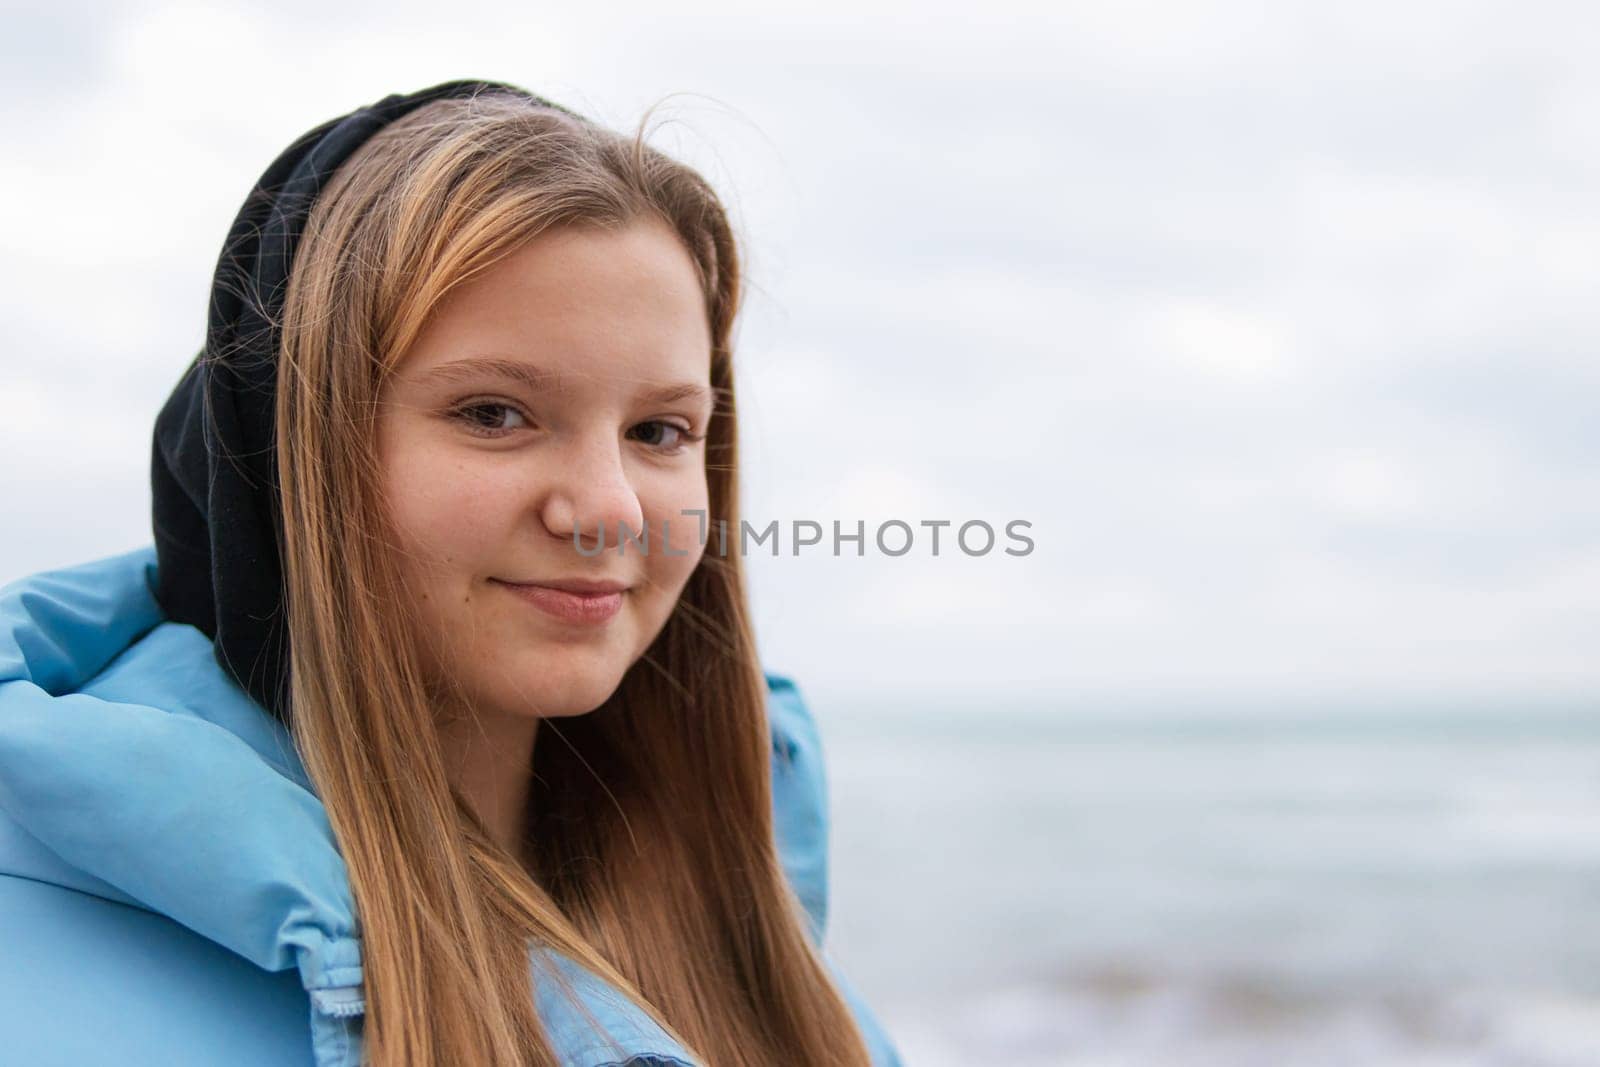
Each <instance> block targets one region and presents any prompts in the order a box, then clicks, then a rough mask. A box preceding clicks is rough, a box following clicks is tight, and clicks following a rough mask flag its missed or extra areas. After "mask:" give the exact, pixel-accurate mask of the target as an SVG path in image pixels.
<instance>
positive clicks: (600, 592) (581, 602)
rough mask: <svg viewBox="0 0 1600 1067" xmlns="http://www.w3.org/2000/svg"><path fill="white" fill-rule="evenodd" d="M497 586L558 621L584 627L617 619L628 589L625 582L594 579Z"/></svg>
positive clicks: (508, 583)
mask: <svg viewBox="0 0 1600 1067" xmlns="http://www.w3.org/2000/svg"><path fill="white" fill-rule="evenodd" d="M495 584H497V585H499V586H501V587H503V588H504V589H506V590H507V591H508V592H510V593H511V594H513V595H514V596H516V597H518V598H519V599H521V600H523V601H525V602H527V603H529V604H531V605H533V606H534V607H536V608H538V609H540V610H541V611H542V612H544V613H545V614H546V615H548V616H550V617H552V618H554V619H558V620H560V621H561V622H565V623H572V624H576V625H583V626H597V625H600V624H603V623H605V622H608V621H610V620H611V619H613V618H615V617H616V614H617V612H619V611H621V610H622V597H623V594H624V593H625V592H626V591H627V588H628V587H627V586H626V585H624V584H623V583H621V582H612V581H595V580H590V579H556V580H552V581H549V582H537V583H535V582H504V581H500V580H499V579H496V580H495Z"/></svg>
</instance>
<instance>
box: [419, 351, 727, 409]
mask: <svg viewBox="0 0 1600 1067" xmlns="http://www.w3.org/2000/svg"><path fill="white" fill-rule="evenodd" d="M486 376H487V377H491V378H501V379H504V380H506V381H511V382H516V383H517V384H519V385H524V386H527V387H528V388H529V389H535V390H538V389H545V388H548V387H550V386H551V385H554V384H556V383H557V382H559V381H560V379H561V375H559V374H557V373H556V372H555V371H550V370H545V369H544V368H542V367H537V366H535V365H533V364H532V363H525V362H523V361H522V360H520V359H507V358H505V357H503V356H472V357H469V358H467V359H457V360H452V361H451V362H449V363H441V364H440V365H439V366H437V367H434V368H433V369H431V370H428V371H425V372H424V373H423V374H422V375H421V376H420V377H419V378H418V380H419V381H421V382H427V383H448V382H456V383H460V382H466V381H471V380H473V379H476V378H482V377H486ZM640 395H641V397H642V398H643V399H646V400H651V401H654V402H655V403H658V404H675V403H677V402H678V401H680V400H698V401H701V402H706V403H709V402H710V401H711V400H712V397H713V393H712V389H711V386H709V385H706V384H704V383H702V382H671V383H668V384H665V385H658V386H655V387H654V388H651V389H647V390H644V391H643V392H642V393H641V394H640Z"/></svg>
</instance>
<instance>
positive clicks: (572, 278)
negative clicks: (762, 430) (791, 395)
mask: <svg viewBox="0 0 1600 1067" xmlns="http://www.w3.org/2000/svg"><path fill="white" fill-rule="evenodd" d="M486 358H487V359H488V360H492V361H493V362H495V363H497V364H501V365H503V364H504V363H506V362H507V361H511V362H518V361H523V362H526V363H527V364H528V365H529V366H530V367H532V368H537V371H538V373H539V374H541V375H542V376H544V378H545V380H547V381H548V380H555V381H559V382H561V383H562V384H570V385H578V384H580V383H581V382H583V381H607V380H622V381H627V382H634V383H662V382H682V381H685V380H693V381H700V382H705V381H709V378H710V364H711V332H710V326H709V323H708V321H707V313H706V305H705V297H704V294H703V292H702V290H701V287H700V280H699V274H698V272H697V270H696V267H695V264H694V260H693V259H692V258H691V257H690V255H689V252H688V250H687V249H686V248H684V246H683V243H682V242H681V241H680V240H679V239H678V236H677V234H675V233H674V232H673V231H672V230H671V229H670V228H668V227H667V225H666V224H665V223H663V222H660V221H659V220H655V219H650V220H640V221H635V222H631V223H629V224H628V225H626V226H624V227H622V228H620V229H601V228H598V227H593V226H584V227H570V226H564V227H559V228H557V229H553V230H550V231H547V232H545V233H543V234H540V235H539V236H538V237H535V238H533V239H532V240H531V241H529V242H527V243H526V244H524V245H523V246H521V247H520V248H518V249H517V250H515V251H514V252H512V253H510V254H509V255H507V256H506V257H505V258H503V259H501V260H500V261H498V262H496V263H495V264H493V265H492V266H490V267H489V268H487V269H486V270H484V271H482V272H480V273H478V274H476V275H474V276H473V277H471V278H469V279H467V280H466V281H465V282H463V283H461V284H460V285H458V286H457V287H456V288H455V289H453V290H452V291H451V292H450V293H449V294H448V295H447V296H446V298H445V299H444V300H443V301H442V302H441V303H440V305H439V306H438V307H437V308H435V310H434V312H433V314H432V315H431V316H430V318H429V320H428V322H427V324H426V325H425V326H424V328H423V331H422V333H421V334H420V335H419V336H418V338H417V340H416V342H415V343H414V344H413V345H412V346H411V349H410V350H409V351H408V352H407V353H406V354H405V356H404V358H402V359H401V361H400V363H399V365H398V366H397V367H396V368H395V372H396V374H397V375H398V376H399V377H401V378H402V379H407V380H411V381H418V380H421V379H423V378H424V377H427V378H438V377H441V376H442V377H447V378H448V377H451V376H452V373H453V372H454V371H455V370H457V369H459V370H460V371H462V372H468V371H469V370H471V368H470V367H469V366H466V365H463V366H462V367H460V368H451V367H449V366H448V365H450V364H453V363H456V362H458V361H468V360H472V361H476V363H477V364H478V365H480V366H481V365H483V363H484V361H485V359H486Z"/></svg>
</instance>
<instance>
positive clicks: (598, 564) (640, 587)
mask: <svg viewBox="0 0 1600 1067" xmlns="http://www.w3.org/2000/svg"><path fill="white" fill-rule="evenodd" d="M710 374H711V336H710V328H709V326H708V323H707V318H706V310H705V302H704V298H703V296H702V295H701V290H700V285H699V281H698V277H697V274H696V271H695V266H694V263H693V261H692V260H691V259H690V257H689V253H688V251H687V250H686V249H685V248H684V247H683V245H682V243H681V242H680V241H679V239H678V237H677V235H676V234H675V233H673V231H672V230H671V229H670V228H668V226H667V225H666V224H665V223H662V222H659V221H657V220H654V219H651V220H649V221H636V222H634V223H631V224H629V225H628V226H626V227H624V228H622V229H619V230H611V231H607V230H601V229H598V228H594V227H581V228H579V227H558V228H557V229H555V230H551V231H546V232H545V233H543V234H541V235H539V236H538V237H537V238H535V239H534V240H532V241H531V242H530V243H528V244H527V245H525V246H524V247H523V248H522V249H520V250H519V251H517V252H515V253H513V254H512V255H510V256H508V257H507V258H505V259H503V260H501V261H500V262H499V263H497V264H495V266H493V267H492V268H490V269H489V270H488V271H485V272H483V273H482V274H479V275H476V276H474V277H473V278H472V279H470V280H469V281H468V282H467V283H466V284H464V285H462V286H460V287H459V288H457V289H456V290H454V291H452V293H451V294H450V296H449V297H448V298H447V300H446V301H445V303H444V304H442V305H441V306H440V307H439V308H438V309H437V310H436V312H435V314H434V316H433V317H432V318H431V319H430V321H429V323H428V325H427V326H426V328H425V329H424V332H423V333H422V334H421V336H420V337H419V338H418V339H417V342H416V344H415V345H414V346H413V347H412V348H411V349H410V350H409V351H408V352H406V354H405V355H404V357H403V358H402V360H401V361H400V363H399V365H398V366H397V367H396V368H395V370H394V372H393V374H392V375H391V376H390V378H389V379H388V381H387V382H386V383H385V384H384V387H383V390H382V393H381V395H380V414H379V421H378V455H379V462H380V466H381V477H382V484H383V489H384V491H385V492H386V493H387V497H388V500H389V506H390V509H391V512H390V514H391V519H392V521H393V523H394V526H395V529H396V533H397V535H398V538H399V544H398V546H397V547H398V548H399V550H400V551H401V553H402V567H403V569H404V571H405V573H406V576H407V578H408V579H409V580H410V582H411V584H412V587H413V588H414V589H415V590H416V592H417V598H418V599H417V603H415V604H413V605H411V606H410V607H411V609H412V611H413V613H414V614H413V619H414V622H415V623H416V624H417V625H418V626H419V627H420V628H421V631H422V635H423V638H424V640H423V642H422V644H423V645H424V646H425V648H424V654H425V655H426V656H427V658H428V662H427V663H426V664H425V666H426V667H427V669H428V670H429V671H430V673H431V677H432V679H433V680H435V681H439V680H453V681H454V682H455V683H457V684H459V685H460V687H461V688H462V689H463V690H464V693H465V696H466V698H467V700H468V701H469V702H470V705H471V707H472V709H473V710H474V711H475V712H478V713H483V712H488V713H495V714H511V715H521V716H537V717H550V716H565V715H579V714H583V713H585V712H588V711H592V710H594V709H595V708H597V707H598V706H599V705H600V704H601V703H602V702H603V701H604V700H605V699H606V698H607V697H608V696H610V695H611V694H612V693H613V692H614V691H615V690H616V688H617V686H618V685H619V684H620V683H621V681H622V676H623V673H624V672H625V671H626V670H627V669H628V668H629V667H630V666H631V665H632V664H633V663H634V662H635V661H636V660H637V659H638V658H639V657H640V656H641V655H642V654H643V653H644V651H645V649H646V648H648V647H649V645H650V643H651V641H653V640H654V639H655V637H656V635H657V634H659V633H660V631H661V629H662V627H663V626H664V625H665V624H666V621H667V617H668V616H669V615H670V614H671V612H672V609H673V605H674V604H675V603H676V602H677V599H678V595H679V593H681V592H682V591H683V587H684V585H685V584H686V583H687V581H688V579H689V575H690V574H691V573H692V572H693V570H694V568H695V566H696V565H697V564H698V562H699V560H700V557H701V554H702V552H703V551H704V545H703V544H702V543H701V538H700V525H699V519H697V518H696V517H695V516H693V515H684V514H683V512H684V511H693V510H700V511H701V512H702V513H703V512H704V511H705V509H706V507H707V489H706V471H705V442H704V441H703V440H702V438H703V437H704V436H705V434H706V430H707V425H708V423H709V421H710V418H711V411H712V401H713V397H712V393H711V385H710ZM622 527H626V529H627V531H628V532H629V533H630V534H631V536H632V537H633V538H634V540H629V541H626V542H622V543H621V544H622V550H621V551H620V552H619V550H618V546H619V532H620V530H621V528H622ZM600 528H603V529H604V538H605V548H604V551H602V552H600V553H599V554H594V550H595V549H596V548H597V547H598V546H599V543H600V541H599V538H600ZM574 531H579V533H580V536H581V541H575V540H574ZM641 532H643V533H642V535H641ZM668 535H670V540H668ZM640 541H644V542H645V543H644V545H643V547H641V544H640V543H639V542H640ZM580 549H581V551H580ZM586 553H588V554H586ZM569 583H587V584H589V585H591V586H595V585H603V584H609V585H610V586H612V587H614V588H615V589H616V590H618V591H617V592H613V593H609V594H603V595H601V594H597V595H590V596H582V595H576V594H573V593H570V592H569V593H563V592H560V591H557V590H554V589H551V588H549V587H550V586H551V585H563V584H569Z"/></svg>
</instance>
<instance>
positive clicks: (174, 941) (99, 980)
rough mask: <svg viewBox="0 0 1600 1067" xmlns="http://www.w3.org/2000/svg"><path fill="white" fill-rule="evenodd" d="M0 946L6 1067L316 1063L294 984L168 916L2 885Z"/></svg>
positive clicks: (304, 1002)
mask: <svg viewBox="0 0 1600 1067" xmlns="http://www.w3.org/2000/svg"><path fill="white" fill-rule="evenodd" d="M0 944H3V945H5V946H6V950H5V952H4V953H0V1034H4V1035H5V1037H4V1040H5V1057H4V1058H5V1060H6V1062H9V1063H27V1064H31V1065H37V1067H57V1065H59V1067H67V1065H68V1064H71V1065H79V1064H86V1063H117V1064H125V1065H127V1067H147V1065H148V1067H155V1065H157V1064H161V1065H163V1067H203V1065H210V1064H217V1063H228V1064H240V1065H245V1067H287V1065H291V1064H306V1065H310V1064H311V1062H312V1056H311V1043H310V1041H309V1040H308V1038H307V1032H306V1019H307V1016H308V1013H309V1010H310V1008H309V1001H308V998H307V996H306V993H305V991H304V990H303V989H301V987H300V983H299V980H298V977H297V975H296V974H295V973H294V972H293V971H282V972H270V971H265V970H262V969H260V968H258V967H256V966H254V965H253V964H251V963H249V962H248V961H247V960H245V959H243V958H242V957H239V956H236V955H234V954H233V953H231V952H229V951H227V950H226V949H223V948H222V947H220V946H219V945H217V944H216V943H214V942H212V941H210V940H208V939H206V938H204V937H202V936H200V935H199V934H196V933H194V932H192V931H190V930H188V929H186V928H185V927H183V926H181V925H179V924H178V923H176V922H174V921H172V920H171V919H168V918H167V917H166V916H163V915H158V914H156V913H155V912H151V911H146V910H144V909H142V908H136V907H130V906H128V905H125V904H120V903H117V902H115V901H111V900H107V899H104V898H102V897H98V896H94V895H91V894H89V893H85V892H80V891H78V890H76V889H71V888H68V887H65V886H61V885H52V884H49V883H46V882H41V881H36V880H34V879H31V878H27V877H23V876H20V875H14V874H0Z"/></svg>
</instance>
